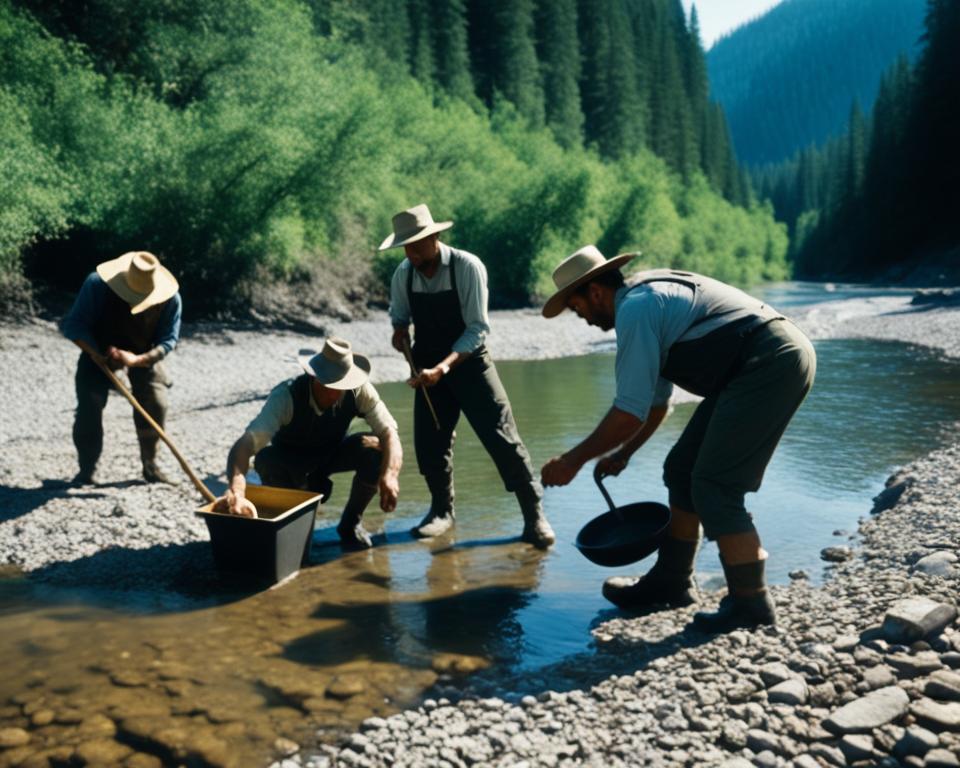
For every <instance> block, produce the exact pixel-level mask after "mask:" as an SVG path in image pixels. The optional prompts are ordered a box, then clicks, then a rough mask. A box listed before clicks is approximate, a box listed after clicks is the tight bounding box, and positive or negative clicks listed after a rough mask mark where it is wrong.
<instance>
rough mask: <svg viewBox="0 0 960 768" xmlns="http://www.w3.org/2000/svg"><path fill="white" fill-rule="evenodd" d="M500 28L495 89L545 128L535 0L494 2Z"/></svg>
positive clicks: (532, 123)
mask: <svg viewBox="0 0 960 768" xmlns="http://www.w3.org/2000/svg"><path fill="white" fill-rule="evenodd" d="M490 5H491V6H493V8H494V10H493V16H494V19H495V21H496V26H497V36H496V49H497V53H498V56H497V67H496V73H497V74H496V77H495V80H494V87H495V88H496V90H497V91H499V92H500V93H501V94H503V95H504V96H505V97H506V98H507V99H508V100H509V101H511V102H512V103H513V104H514V106H516V108H517V111H518V112H519V113H520V114H521V115H523V117H525V118H526V119H527V120H528V121H529V122H530V124H531V125H535V126H536V125H543V120H544V110H543V84H542V83H541V81H540V66H539V62H538V61H537V52H536V48H535V47H534V41H533V0H496V2H491V3H490Z"/></svg>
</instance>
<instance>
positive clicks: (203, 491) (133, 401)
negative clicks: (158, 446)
mask: <svg viewBox="0 0 960 768" xmlns="http://www.w3.org/2000/svg"><path fill="white" fill-rule="evenodd" d="M93 362H95V363H96V364H97V365H98V366H100V370H101V371H103V372H104V373H105V374H106V375H107V378H108V379H110V381H111V382H112V383H113V386H115V387H116V388H117V389H118V390H119V391H120V394H121V395H123V396H124V397H125V398H127V400H129V401H130V405H132V406H133V407H134V408H135V409H136V411H137V413H139V414H140V415H141V416H143V418H144V419H146V420H147V423H148V424H149V425H150V426H151V427H153V428H154V429H155V430H156V431H157V434H158V435H160V439H161V440H163V442H165V443H166V444H167V448H169V449H170V451H171V453H173V455H174V456H175V457H176V459H177V461H179V462H180V466H181V467H183V471H184V472H186V473H187V477H189V478H190V481H191V482H192V483H193V484H194V486H195V487H196V489H197V490H198V491H200V495H201V496H203V498H205V499H206V500H207V501H211V502H212V501H216V500H217V497H216V496H214V495H213V493H211V492H210V489H209V488H207V486H206V485H204V484H203V480H201V479H200V478H199V477H197V476H196V474H194V471H193V470H192V469H190V465H189V464H187V460H186V459H185V458H183V455H182V454H181V453H180V451H178V450H177V446H175V445H174V444H173V441H172V440H171V439H170V438H169V437H167V433H166V432H164V431H163V427H161V426H160V425H159V424H157V422H156V421H154V419H153V417H152V416H151V415H150V414H149V413H147V411H146V409H144V407H143V406H142V405H140V403H138V402H137V398H135V397H134V396H133V395H132V394H131V393H130V391H129V390H128V389H127V388H126V386H124V384H123V382H122V381H120V378H119V377H118V376H117V375H116V374H115V373H114V372H113V371H111V370H110V369H109V368H108V367H107V366H106V365H104V364H103V362H102V361H101V360H99V359H98V358H96V357H94V358H93Z"/></svg>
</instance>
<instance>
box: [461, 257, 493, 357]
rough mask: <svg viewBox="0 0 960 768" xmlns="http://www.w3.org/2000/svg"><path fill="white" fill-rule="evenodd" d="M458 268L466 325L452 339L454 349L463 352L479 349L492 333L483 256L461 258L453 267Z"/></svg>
mask: <svg viewBox="0 0 960 768" xmlns="http://www.w3.org/2000/svg"><path fill="white" fill-rule="evenodd" d="M458 265H459V267H460V268H459V269H458V270H457V293H458V294H459V298H460V312H461V314H462V315H463V322H464V324H465V325H466V326H467V327H466V328H465V329H464V331H463V333H462V334H460V336H459V338H457V340H456V341H455V342H453V351H454V352H459V353H460V354H463V355H469V354H472V353H473V352H476V351H477V350H478V349H480V347H482V346H483V344H484V342H485V341H486V339H487V334H488V333H490V318H489V317H488V316H487V301H488V299H489V292H488V289H487V268H486V267H485V266H484V265H483V262H482V261H480V259H478V258H476V257H475V256H474V257H473V258H467V257H463V256H462V257H460V258H459V259H457V261H456V263H455V265H454V266H453V267H452V268H453V269H456V267H457V266H458Z"/></svg>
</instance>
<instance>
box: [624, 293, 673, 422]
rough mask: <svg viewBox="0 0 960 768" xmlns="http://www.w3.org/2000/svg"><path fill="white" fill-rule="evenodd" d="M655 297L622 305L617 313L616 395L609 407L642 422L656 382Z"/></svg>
mask: <svg viewBox="0 0 960 768" xmlns="http://www.w3.org/2000/svg"><path fill="white" fill-rule="evenodd" d="M656 304H657V300H656V298H655V297H650V298H649V299H644V300H640V301H630V302H628V303H626V302H625V303H624V304H622V305H621V306H620V307H619V309H618V311H617V318H616V328H617V360H616V366H615V371H616V378H617V394H616V397H615V399H614V401H613V404H614V405H615V406H616V407H617V408H619V409H620V410H621V411H626V412H627V413H630V414H633V415H634V416H636V417H637V418H638V419H640V420H641V421H644V420H646V418H647V416H648V415H649V413H650V406H651V405H652V404H653V403H654V398H655V393H657V392H658V391H659V392H661V393H662V389H661V388H660V387H659V386H658V384H659V380H660V334H659V332H658V329H657V323H658V321H659V320H660V319H661V313H660V312H658V311H657V310H658V307H657V306H656Z"/></svg>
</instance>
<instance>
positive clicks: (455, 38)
mask: <svg viewBox="0 0 960 768" xmlns="http://www.w3.org/2000/svg"><path fill="white" fill-rule="evenodd" d="M433 10H434V13H435V15H436V19H435V35H434V43H435V62H436V73H437V74H436V78H437V82H438V83H439V84H440V85H441V86H442V87H443V88H444V89H445V90H446V91H447V93H449V94H450V95H451V96H454V97H456V98H459V99H463V100H464V101H467V102H470V103H477V97H476V94H475V93H474V89H473V78H472V77H471V75H470V54H469V51H468V49H467V11H466V5H465V3H464V0H434V2H433Z"/></svg>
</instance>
